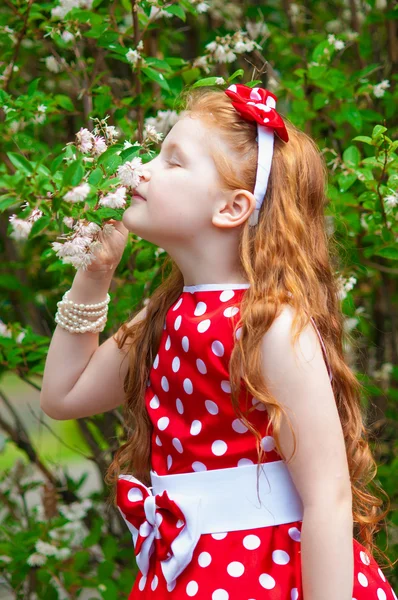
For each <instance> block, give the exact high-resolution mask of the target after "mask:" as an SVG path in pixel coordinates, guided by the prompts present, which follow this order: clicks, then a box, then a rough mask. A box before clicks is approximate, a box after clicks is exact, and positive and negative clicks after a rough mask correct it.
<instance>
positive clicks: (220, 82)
mask: <svg viewBox="0 0 398 600" xmlns="http://www.w3.org/2000/svg"><path fill="white" fill-rule="evenodd" d="M224 83H225V79H224V77H216V85H224Z"/></svg>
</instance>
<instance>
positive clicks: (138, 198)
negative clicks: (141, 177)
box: [133, 194, 146, 202]
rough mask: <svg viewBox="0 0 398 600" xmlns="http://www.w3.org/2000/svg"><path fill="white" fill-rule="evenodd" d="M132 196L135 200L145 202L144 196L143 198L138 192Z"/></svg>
mask: <svg viewBox="0 0 398 600" xmlns="http://www.w3.org/2000/svg"><path fill="white" fill-rule="evenodd" d="M133 198H134V199H135V200H143V201H144V202H146V200H145V198H143V197H142V196H140V194H134V195H133Z"/></svg>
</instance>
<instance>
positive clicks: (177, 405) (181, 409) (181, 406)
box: [176, 398, 184, 415]
mask: <svg viewBox="0 0 398 600" xmlns="http://www.w3.org/2000/svg"><path fill="white" fill-rule="evenodd" d="M176 407H177V410H178V412H179V413H180V415H182V414H183V412H184V405H183V403H182V402H181V400H180V399H179V398H177V400H176Z"/></svg>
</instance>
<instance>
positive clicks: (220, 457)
mask: <svg viewBox="0 0 398 600" xmlns="http://www.w3.org/2000/svg"><path fill="white" fill-rule="evenodd" d="M248 286H249V284H220V285H218V284H202V285H197V286H184V288H183V292H182V293H181V295H180V297H179V298H178V300H177V301H176V302H175V303H174V305H173V306H171V307H170V309H169V311H168V313H167V315H166V319H165V324H164V330H163V335H162V338H161V341H160V345H159V350H158V353H157V355H156V358H155V360H154V363H153V367H152V369H151V372H150V375H149V380H148V387H147V389H146V407H147V411H148V414H149V417H150V419H151V422H152V423H153V437H152V470H153V471H154V472H155V473H156V474H157V475H172V474H177V473H192V472H195V471H203V470H211V469H225V468H231V467H236V468H237V469H239V468H240V467H242V466H245V465H249V464H250V465H251V464H255V463H257V451H256V444H255V438H254V436H253V434H252V433H251V432H250V431H249V430H248V429H247V428H246V427H245V425H244V424H243V422H241V421H240V420H239V419H238V418H237V416H236V414H235V412H234V410H233V407H232V404H231V401H230V383H229V375H228V363H229V358H230V355H231V351H232V348H233V343H234V340H235V336H236V337H239V334H240V329H239V328H236V326H237V324H238V321H239V314H238V313H239V304H240V301H241V299H242V297H243V294H244V293H245V290H246V288H247V287H248ZM234 331H235V332H234ZM318 333H319V332H318ZM249 399H250V402H251V404H252V406H253V407H254V410H253V411H252V412H251V413H250V417H249V418H250V420H251V421H252V422H253V423H254V425H255V426H256V427H257V429H258V430H259V431H260V433H261V434H262V445H263V447H264V449H265V451H266V452H267V456H266V459H265V460H266V462H271V461H280V460H281V457H280V455H279V454H278V453H277V452H276V450H275V443H274V439H273V437H272V430H271V429H269V430H268V432H266V429H267V424H268V421H267V411H266V410H265V409H264V406H263V405H262V404H260V403H258V402H257V401H256V399H255V398H250V397H249ZM241 400H242V409H243V410H245V390H244V389H243V388H242V393H241ZM129 490H130V488H129V481H128V480H125V479H120V480H119V484H118V505H119V508H120V509H121V511H122V514H124V515H125V516H127V519H128V510H129V502H130V501H132V500H134V498H133V497H132V496H131V491H129ZM127 524H128V525H129V523H127ZM129 526H130V525H129ZM177 526H178V525H177ZM301 526H302V521H294V522H291V523H285V524H282V525H275V526H267V527H259V528H256V529H247V530H243V531H225V532H221V533H215V534H202V535H201V536H200V538H199V541H198V543H197V545H196V547H195V550H194V553H193V556H192V559H191V561H190V562H189V564H188V566H187V567H186V568H185V569H184V570H183V572H182V573H181V574H180V575H179V576H178V577H177V579H176V581H175V582H174V584H173V585H171V586H170V585H169V584H167V582H166V580H165V578H164V575H163V572H162V569H161V564H160V561H159V557H158V556H157V553H156V552H154V553H153V554H152V555H151V557H150V564H149V570H148V573H147V575H146V576H144V575H143V574H142V573H141V571H138V575H137V578H136V580H135V583H134V586H133V589H132V590H131V592H130V595H129V600H146V599H151V600H154V599H156V600H163V599H166V598H167V599H169V598H172V599H174V600H187V599H189V598H195V599H196V600H263V599H265V598H267V599H268V600H303V593H302V583H301V566H300V556H301V555H300V533H301ZM353 547H354V560H355V573H354V586H353V594H352V597H353V600H397V596H396V595H395V593H394V591H393V590H392V588H391V586H390V585H389V583H388V582H387V580H386V578H385V576H384V574H383V572H382V570H381V569H380V568H379V566H378V564H377V563H376V562H375V560H374V558H373V557H372V556H371V555H369V553H368V552H367V551H366V550H365V548H364V547H363V546H362V545H361V544H359V543H358V542H357V541H356V540H354V539H353ZM136 552H137V548H136ZM325 583H326V582H325ZM304 600H305V599H304Z"/></svg>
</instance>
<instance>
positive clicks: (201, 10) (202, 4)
mask: <svg viewBox="0 0 398 600" xmlns="http://www.w3.org/2000/svg"><path fill="white" fill-rule="evenodd" d="M209 8H210V6H209V5H208V4H207V3H206V2H199V4H197V5H196V10H197V11H198V13H199V14H202V13H205V12H207V11H208V10H209Z"/></svg>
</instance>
